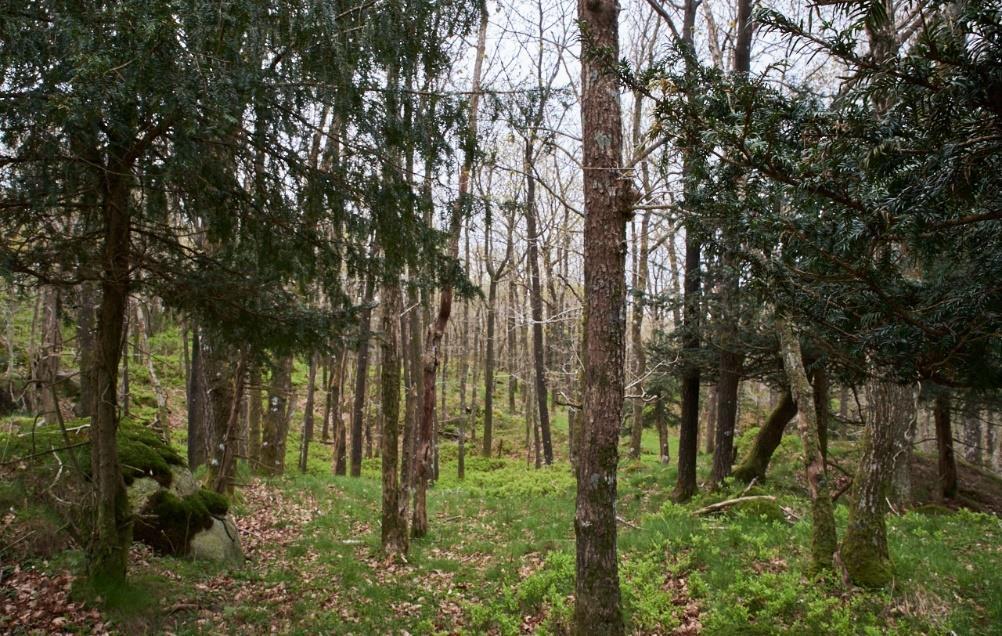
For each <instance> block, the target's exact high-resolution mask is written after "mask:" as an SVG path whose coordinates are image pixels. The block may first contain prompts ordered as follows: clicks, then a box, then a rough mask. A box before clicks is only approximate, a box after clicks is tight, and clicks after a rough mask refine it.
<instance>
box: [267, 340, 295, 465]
mask: <svg viewBox="0 0 1002 636" xmlns="http://www.w3.org/2000/svg"><path fill="white" fill-rule="evenodd" d="M291 393H292V357H291V356H285V357H283V358H281V359H280V360H278V361H277V362H276V363H274V364H273V365H272V368H271V384H270V385H269V387H268V411H267V412H266V413H265V416H264V430H263V431H262V432H261V468H262V470H263V471H264V473H265V474H266V475H281V474H282V473H283V472H285V443H286V440H287V438H288V434H289V412H288V409H289V402H290V401H291V400H290V397H291Z"/></svg>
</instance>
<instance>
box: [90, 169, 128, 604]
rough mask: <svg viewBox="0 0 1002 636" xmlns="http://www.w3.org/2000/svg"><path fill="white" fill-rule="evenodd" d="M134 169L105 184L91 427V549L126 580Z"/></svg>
mask: <svg viewBox="0 0 1002 636" xmlns="http://www.w3.org/2000/svg"><path fill="white" fill-rule="evenodd" d="M129 172H130V169H129V168H128V167H125V166H117V167H114V169H112V170H109V172H108V176H107V177H106V178H105V184H104V188H105V191H104V197H105V199H104V206H103V217H104V219H103V220H104V254H103V268H104V274H103V276H102V279H101V303H100V307H99V310H98V324H97V345H98V357H97V360H96V365H95V386H96V389H97V390H96V405H95V409H94V416H93V418H92V420H91V427H90V441H91V444H90V449H91V479H92V480H93V483H94V489H95V495H96V497H95V502H94V503H95V510H94V518H93V519H94V525H93V531H92V533H93V534H92V535H91V538H90V543H89V545H88V550H87V557H88V563H87V570H88V574H89V575H90V578H91V580H93V581H95V582H98V583H101V584H112V585H113V584H116V583H120V582H122V581H124V579H125V575H126V568H127V563H128V554H129V545H130V543H131V542H132V520H131V513H130V511H129V504H128V499H127V497H126V493H125V481H124V480H123V479H122V471H121V468H120V466H119V462H118V442H117V438H116V435H117V432H118V403H117V397H118V391H117V389H118V387H117V386H116V385H117V384H118V363H119V360H120V359H121V355H122V342H123V340H122V336H123V335H124V332H125V317H126V310H127V309H128V305H129V283H130V272H129V270H130V262H129V256H130V254H129V234H130V218H129V193H130V188H129V183H128V182H127V181H126V178H125V177H123V176H120V175H125V174H128V173H129Z"/></svg>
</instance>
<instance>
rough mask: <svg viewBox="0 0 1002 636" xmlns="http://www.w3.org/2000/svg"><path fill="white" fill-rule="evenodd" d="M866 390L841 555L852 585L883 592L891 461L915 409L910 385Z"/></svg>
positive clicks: (887, 570)
mask: <svg viewBox="0 0 1002 636" xmlns="http://www.w3.org/2000/svg"><path fill="white" fill-rule="evenodd" d="M866 390H867V400H866V402H867V405H868V407H869V409H868V410H869V416H868V418H867V423H866V429H865V430H864V432H863V450H862V455H861V457H860V460H859V468H858V469H857V471H856V475H855V478H854V479H853V482H852V504H851V506H850V508H849V524H848V526H847V527H846V531H845V537H844V538H843V539H842V545H841V546H840V549H839V553H840V555H841V560H842V564H843V566H844V567H845V571H846V574H847V576H848V578H849V579H850V580H851V581H852V582H853V583H855V584H856V585H859V586H861V587H882V586H884V585H886V584H887V583H889V582H890V580H891V561H890V554H889V553H888V550H887V526H886V523H885V520H884V517H885V515H886V513H887V492H888V487H889V486H890V479H891V473H892V470H893V466H894V457H895V454H896V453H897V452H898V451H899V450H900V449H901V446H902V443H903V442H904V441H907V433H908V429H909V427H910V426H911V418H912V416H913V415H914V410H913V409H911V408H907V407H906V405H907V404H908V403H909V402H910V401H911V397H912V396H911V387H909V386H899V385H896V384H891V383H888V382H880V381H874V382H871V383H870V384H869V385H867V389H866ZM903 407H906V408H903Z"/></svg>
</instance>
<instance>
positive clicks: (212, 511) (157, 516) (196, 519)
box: [135, 489, 229, 555]
mask: <svg viewBox="0 0 1002 636" xmlns="http://www.w3.org/2000/svg"><path fill="white" fill-rule="evenodd" d="M228 509H229V503H228V502H227V500H226V497H224V496H222V495H220V494H217V493H214V492H211V491H208V490H205V489H202V490H199V491H198V492H196V493H195V494H193V495H190V496H188V497H183V498H182V497H178V496H177V495H175V494H174V493H172V492H170V491H169V490H161V491H159V492H157V493H156V494H154V495H153V496H152V497H151V498H150V500H149V502H148V503H147V504H146V507H145V508H144V509H143V510H142V511H141V512H140V514H139V516H138V518H137V520H136V524H135V535H136V538H137V539H138V540H140V541H142V542H143V543H146V544H147V545H149V546H151V547H153V548H154V549H156V550H158V551H160V552H163V553H166V554H175V555H184V554H188V552H189V550H190V546H191V538H192V537H193V536H195V535H196V534H198V533H199V532H201V531H202V530H208V529H209V528H211V527H212V518H213V517H214V516H221V515H224V514H226V511H227V510H228Z"/></svg>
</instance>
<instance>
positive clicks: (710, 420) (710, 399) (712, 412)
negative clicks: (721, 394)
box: [703, 384, 718, 454]
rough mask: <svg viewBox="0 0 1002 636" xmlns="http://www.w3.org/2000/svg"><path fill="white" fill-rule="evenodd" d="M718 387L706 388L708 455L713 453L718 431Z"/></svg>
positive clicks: (704, 441)
mask: <svg viewBox="0 0 1002 636" xmlns="http://www.w3.org/2000/svg"><path fill="white" fill-rule="evenodd" d="M717 389H718V387H717V385H716V384H711V385H710V386H708V387H707V388H706V430H705V434H704V435H703V445H704V448H705V449H706V453H707V454H711V453H713V448H714V444H715V443H716V441H717V440H716V430H717V428H716V427H717Z"/></svg>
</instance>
